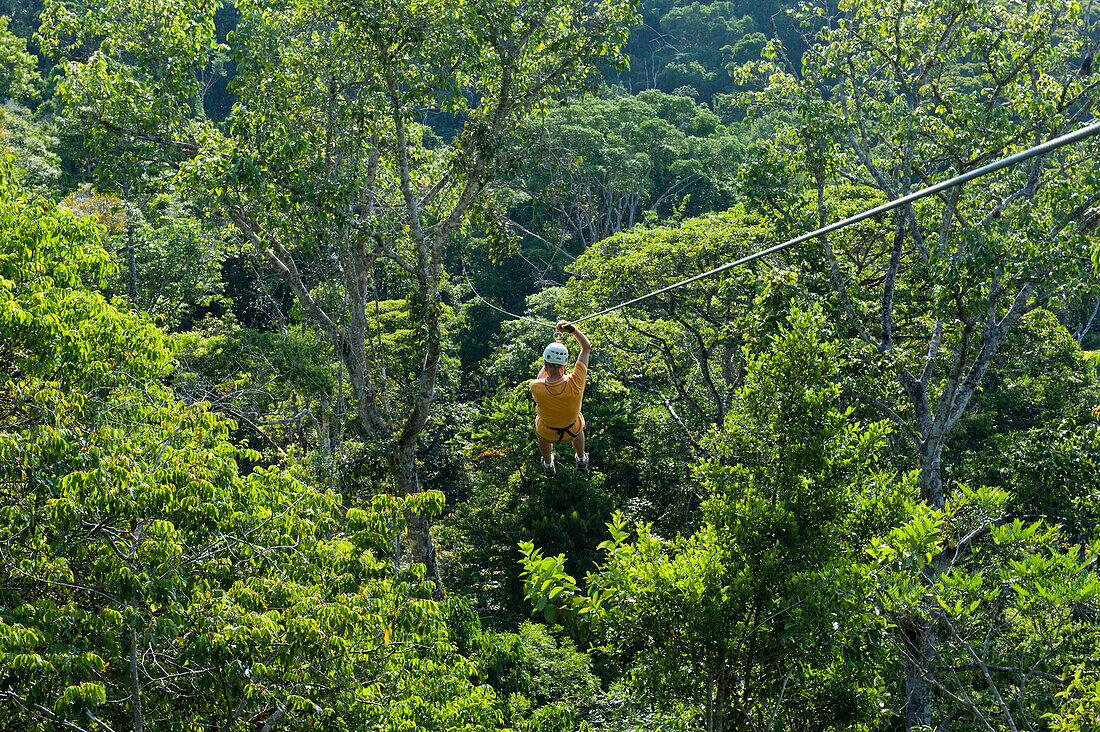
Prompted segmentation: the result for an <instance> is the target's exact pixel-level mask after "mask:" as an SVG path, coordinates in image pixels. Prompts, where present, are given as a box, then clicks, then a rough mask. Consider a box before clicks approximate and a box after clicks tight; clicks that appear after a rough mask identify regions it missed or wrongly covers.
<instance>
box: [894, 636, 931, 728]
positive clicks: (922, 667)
mask: <svg viewBox="0 0 1100 732" xmlns="http://www.w3.org/2000/svg"><path fill="white" fill-rule="evenodd" d="M901 630H902V633H903V641H904V644H905V728H906V729H907V730H918V729H923V728H927V727H928V726H930V725H931V724H932V686H931V684H929V683H928V681H927V680H926V677H927V676H928V674H930V673H931V672H932V670H933V668H932V667H933V665H934V663H935V653H936V640H937V638H936V629H935V628H934V627H933V626H932V624H931V623H930V622H929V621H928V620H927V619H926V618H922V617H919V616H917V617H912V618H909V619H908V620H907V621H905V623H904V626H903V627H902V629H901Z"/></svg>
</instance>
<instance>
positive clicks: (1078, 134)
mask: <svg viewBox="0 0 1100 732" xmlns="http://www.w3.org/2000/svg"><path fill="white" fill-rule="evenodd" d="M1097 133H1100V122H1094V123H1093V124H1091V125H1088V126H1087V127H1082V128H1081V129H1079V130H1076V131H1074V132H1070V133H1067V134H1065V135H1062V136H1061V137H1056V138H1054V139H1053V140H1048V141H1046V142H1044V143H1042V144H1040V145H1036V146H1035V147H1032V148H1030V149H1028V150H1024V151H1022V152H1018V153H1016V154H1014V155H1009V156H1008V157H1006V158H1002V159H1000V160H997V161H995V162H992V163H989V164H988V165H983V166H982V167H980V168H975V169H974V170H971V171H970V172H968V173H963V174H961V175H957V176H955V177H954V178H949V179H948V180H945V181H943V182H942V183H936V184H935V185H932V186H929V187H927V188H922V189H921V190H919V191H916V192H914V193H910V194H909V195H907V196H902V197H901V198H896V199H894V200H893V201H890V202H888V203H884V204H882V205H881V206H876V207H875V208H872V209H869V210H867V211H864V212H863V213H858V214H856V215H854V216H849V217H848V218H846V219H842V220H840V221H837V222H835V223H832V224H829V225H828V226H823V227H821V228H820V229H816V230H814V231H811V232H810V233H808V234H802V235H801V236H797V237H795V238H794V239H789V240H787V241H785V242H783V243H782V244H776V245H775V246H774V247H769V248H768V249H762V250H761V251H759V252H754V253H753V254H750V255H748V256H746V257H742V258H741V259H738V260H736V261H733V262H727V263H726V264H723V265H721V266H720V267H715V268H714V269H711V270H708V271H706V272H703V273H701V274H697V275H695V276H693V277H688V278H687V279H683V280H680V281H679V282H676V283H674V284H671V285H669V286H667V287H662V288H661V289H659V290H654V291H653V292H650V293H649V294H647V295H641V296H640V297H636V298H634V299H633V300H627V301H625V302H621V303H619V304H618V305H613V306H612V307H609V308H604V309H603V310H600V311H599V312H595V313H592V314H591V315H585V316H584V317H583V318H577V319H576V320H574V321H572V322H573V323H582V322H584V321H585V320H591V319H592V318H598V317H599V316H601V315H607V314H608V313H613V312H615V311H616V310H618V309H620V308H625V307H626V306H627V305H634V304H635V303H639V302H642V301H643V300H648V299H649V298H651V297H656V296H657V295H661V294H664V293H666V292H669V291H671V290H675V289H676V288H678V287H683V286H684V285H690V284H691V283H692V282H698V281H699V280H701V279H704V278H706V277H710V276H712V275H716V274H719V273H720V272H725V271H726V270H729V269H733V268H734V267H738V266H740V265H742V264H747V263H748V262H751V261H753V260H754V259H760V258H761V257H766V256H767V255H769V254H774V253H775V252H779V251H782V250H784V249H787V248H789V247H793V246H795V245H796V244H801V243H802V242H804V241H808V240H810V239H813V238H814V237H817V236H822V235H825V234H829V233H832V232H834V231H836V230H838V229H843V228H844V227H845V226H850V225H851V224H855V223H858V222H860V221H863V220H864V219H869V218H871V217H872V216H877V215H879V214H880V213H885V212H887V211H892V210H893V209H895V208H898V207H899V206H904V205H905V204H907V203H912V202H913V201H916V200H918V199H921V198H924V197H925V196H931V195H932V194H934V193H939V192H940V191H945V190H947V189H948V188H953V187H954V186H960V185H962V184H964V183H967V182H969V181H972V180H974V179H975V178H980V177H982V176H983V175H988V174H989V173H994V172H996V171H998V170H1001V169H1002V168H1007V167H1008V166H1010V165H1015V164H1016V163H1021V162H1023V161H1025V160H1030V159H1031V158H1033V157H1036V156H1038V155H1043V154H1044V153H1048V152H1050V151H1051V150H1057V149H1058V148H1060V147H1063V146H1064V145H1072V144H1073V143H1075V142H1080V141H1081V140H1084V139H1085V138H1087V137H1092V136H1093V135H1095V134H1097ZM475 294H476V293H475ZM479 297H480V296H479ZM497 309H498V310H499V308H497ZM502 312H503V311H502ZM509 315H511V313H509ZM513 317H522V316H518V315H517V316H513ZM526 320H530V318H526ZM536 322H537V321H536ZM543 325H548V323H543Z"/></svg>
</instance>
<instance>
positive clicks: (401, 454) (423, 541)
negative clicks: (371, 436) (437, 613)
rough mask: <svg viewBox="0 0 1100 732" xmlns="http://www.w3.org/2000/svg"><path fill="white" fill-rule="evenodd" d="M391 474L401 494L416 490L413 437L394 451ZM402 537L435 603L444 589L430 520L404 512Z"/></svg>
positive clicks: (412, 512)
mask: <svg viewBox="0 0 1100 732" xmlns="http://www.w3.org/2000/svg"><path fill="white" fill-rule="evenodd" d="M394 473H395V474H396V477H397V481H398V485H399V487H400V488H401V492H402V494H403V495H406V496H408V495H412V494H414V493H419V492H420V479H419V477H418V476H417V472H416V441H415V440H414V441H413V443H412V445H411V449H403V450H398V453H397V460H396V465H395V466H394ZM405 536H406V539H407V540H408V543H409V556H410V559H411V560H412V561H413V562H414V563H417V564H423V565H424V579H426V580H428V581H429V582H431V583H432V584H433V588H432V599H433V600H436V601H437V602H438V601H442V600H443V599H444V598H445V597H446V592H445V591H444V589H443V580H442V578H441V577H440V576H439V565H438V564H437V562H436V556H435V541H434V540H433V539H432V527H431V522H430V521H428V519H427V518H425V517H424V516H422V515H421V514H419V513H416V512H414V511H405Z"/></svg>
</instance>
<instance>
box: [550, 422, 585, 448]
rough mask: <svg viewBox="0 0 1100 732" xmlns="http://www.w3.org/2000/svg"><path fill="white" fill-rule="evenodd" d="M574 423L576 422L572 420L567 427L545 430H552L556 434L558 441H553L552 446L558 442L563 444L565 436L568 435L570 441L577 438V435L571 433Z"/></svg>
mask: <svg viewBox="0 0 1100 732" xmlns="http://www.w3.org/2000/svg"><path fill="white" fill-rule="evenodd" d="M576 423H577V420H575V419H574V420H573V421H572V422H570V423H569V425H568V426H567V427H547V428H546V429H548V430H553V431H554V432H557V433H558V439H556V440H554V444H555V445H556V444H558V443H559V442H563V441H564V440H565V436H566V435H569V439H570V440H572V439H573V438H574V437H576V436H577V433H576V432H574V431H573V425H575V424H576Z"/></svg>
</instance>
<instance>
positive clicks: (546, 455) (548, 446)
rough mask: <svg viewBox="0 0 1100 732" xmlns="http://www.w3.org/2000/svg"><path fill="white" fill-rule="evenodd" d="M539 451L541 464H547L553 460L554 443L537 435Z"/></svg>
mask: <svg viewBox="0 0 1100 732" xmlns="http://www.w3.org/2000/svg"><path fill="white" fill-rule="evenodd" d="M538 439H539V452H540V453H541V454H542V464H543V465H549V464H550V463H551V462H553V460H554V443H552V442H550V441H549V440H544V439H542V437H539V438H538Z"/></svg>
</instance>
